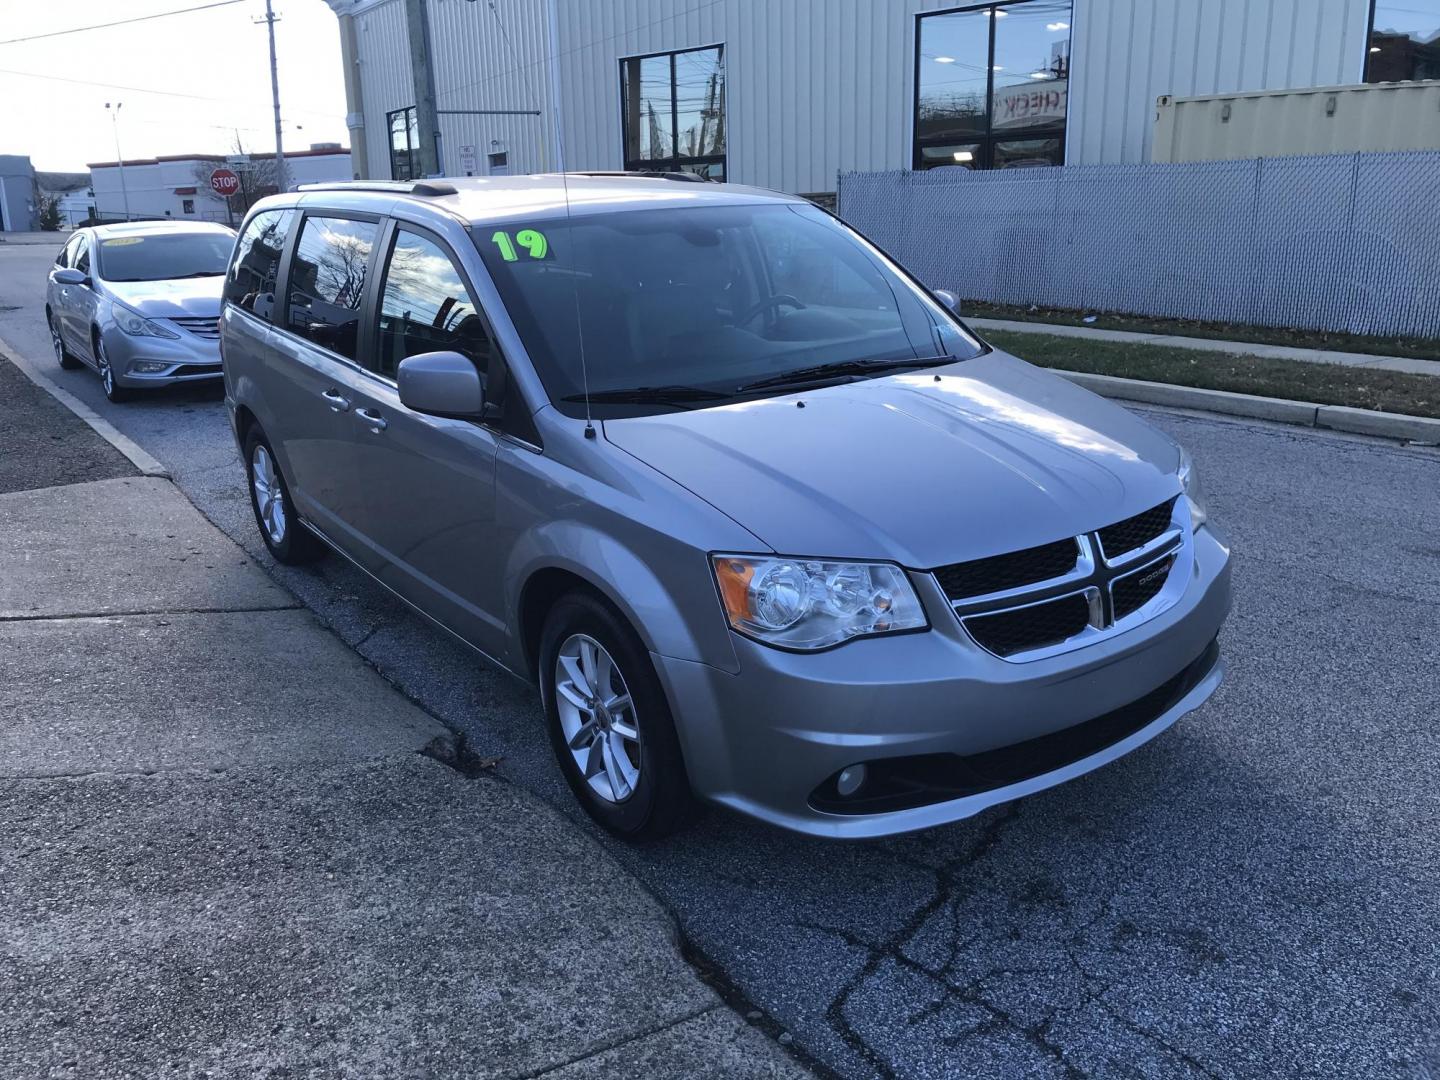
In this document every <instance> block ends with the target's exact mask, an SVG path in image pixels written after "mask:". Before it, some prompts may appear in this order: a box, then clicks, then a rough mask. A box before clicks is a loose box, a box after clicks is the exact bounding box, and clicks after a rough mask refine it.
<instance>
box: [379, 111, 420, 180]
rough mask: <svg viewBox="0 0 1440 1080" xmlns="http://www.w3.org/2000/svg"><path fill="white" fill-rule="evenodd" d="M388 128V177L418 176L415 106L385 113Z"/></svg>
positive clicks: (418, 134)
mask: <svg viewBox="0 0 1440 1080" xmlns="http://www.w3.org/2000/svg"><path fill="white" fill-rule="evenodd" d="M385 122H386V126H387V127H389V129H390V179H391V180H418V179H419V178H420V123H419V121H418V120H417V119H416V117H415V106H413V105H412V106H410V108H408V109H396V110H395V111H394V112H391V113H386V114H385Z"/></svg>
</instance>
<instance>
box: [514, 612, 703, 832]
mask: <svg viewBox="0 0 1440 1080" xmlns="http://www.w3.org/2000/svg"><path fill="white" fill-rule="evenodd" d="M540 694H541V698H542V699H543V702H544V705H545V717H546V721H547V726H548V727H549V729H550V741H551V743H552V745H553V746H554V748H555V756H556V758H557V760H558V761H559V763H560V771H561V772H563V773H564V774H565V780H566V782H567V783H568V784H569V785H570V790H571V791H573V792H574V793H575V797H576V798H577V799H578V800H579V801H580V805H581V806H583V807H584V808H585V812H586V813H588V814H589V815H590V816H591V817H592V818H594V819H595V820H596V821H597V822H599V823H600V824H601V825H603V826H604V827H605V828H606V829H609V830H610V831H611V832H613V833H616V834H617V835H619V836H622V837H624V838H625V839H627V840H655V839H659V838H660V837H662V836H666V835H668V834H670V833H672V832H675V831H676V830H677V829H679V828H681V827H683V826H684V825H685V824H686V823H687V822H688V821H689V819H690V817H691V815H692V813H693V810H694V797H693V795H691V792H690V784H689V780H688V778H687V777H686V774H685V760H684V757H683V756H682V755H681V752H680V742H679V739H678V737H677V736H676V734H675V723H674V720H673V718H672V717H671V714H670V705H669V702H667V701H666V699H665V691H664V689H663V688H662V687H661V685H660V680H659V678H657V677H656V675H655V669H654V666H653V665H652V664H651V662H650V654H649V653H648V651H647V650H646V649H645V646H644V644H643V643H642V642H641V641H640V638H639V637H638V636H637V635H636V633H635V631H634V630H633V629H631V627H630V626H629V624H628V623H626V622H625V620H624V619H623V618H621V617H620V615H619V614H618V613H617V612H616V611H615V610H614V609H613V608H611V607H610V606H609V605H608V604H606V603H605V602H604V601H602V600H601V599H600V598H599V597H597V596H595V595H593V594H591V593H588V592H580V591H577V592H572V593H569V594H567V595H566V596H564V597H562V598H561V599H560V600H559V601H557V602H556V604H555V606H554V607H553V608H551V609H550V613H549V615H548V616H547V617H546V619H545V627H544V630H543V631H542V632H541V636H540Z"/></svg>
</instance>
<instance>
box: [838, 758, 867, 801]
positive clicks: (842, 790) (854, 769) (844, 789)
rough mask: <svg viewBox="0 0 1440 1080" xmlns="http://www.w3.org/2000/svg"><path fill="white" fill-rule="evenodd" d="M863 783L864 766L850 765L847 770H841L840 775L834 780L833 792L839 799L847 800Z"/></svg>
mask: <svg viewBox="0 0 1440 1080" xmlns="http://www.w3.org/2000/svg"><path fill="white" fill-rule="evenodd" d="M864 783H865V766H864V765H851V766H850V767H849V768H848V769H841V770H840V775H839V776H837V777H836V778H835V790H836V792H838V793H839V795H840V797H841V798H845V799H848V798H849V797H850V796H851V795H854V794H855V793H856V792H857V791H859V790H860V788H861V787H862V786H863V785H864Z"/></svg>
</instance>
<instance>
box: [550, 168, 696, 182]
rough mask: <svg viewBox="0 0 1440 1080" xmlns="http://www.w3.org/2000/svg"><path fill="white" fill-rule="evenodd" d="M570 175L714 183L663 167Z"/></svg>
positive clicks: (582, 172) (592, 171) (605, 170)
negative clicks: (668, 170) (666, 169)
mask: <svg viewBox="0 0 1440 1080" xmlns="http://www.w3.org/2000/svg"><path fill="white" fill-rule="evenodd" d="M570 175H571V176H630V177H635V178H636V179H640V180H675V181H678V182H680V183H684V184H714V183H718V181H715V180H711V179H710V178H709V177H708V176H701V175H700V174H699V173H693V172H674V171H670V172H667V171H665V170H664V169H630V170H619V169H597V170H582V171H580V172H574V173H571V174H570Z"/></svg>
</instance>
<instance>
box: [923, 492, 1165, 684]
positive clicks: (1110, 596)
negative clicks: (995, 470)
mask: <svg viewBox="0 0 1440 1080" xmlns="http://www.w3.org/2000/svg"><path fill="white" fill-rule="evenodd" d="M1179 505H1180V504H1179V502H1178V498H1172V499H1169V500H1167V501H1166V502H1164V503H1161V504H1160V505H1159V506H1155V507H1152V508H1151V509H1149V510H1146V511H1144V512H1142V513H1139V514H1135V515H1134V516H1132V517H1128V518H1125V519H1124V520H1122V521H1118V522H1116V523H1115V524H1114V525H1108V526H1106V527H1104V528H1102V529H1097V530H1096V531H1094V532H1090V533H1085V534H1084V535H1082V536H1076V537H1071V538H1069V539H1066V540H1058V541H1055V542H1054V543H1051V544H1042V545H1040V546H1038V547H1033V548H1024V549H1022V550H1020V551H1014V552H1009V553H1006V554H1002V555H994V556H989V557H987V558H983V559H974V560H971V561H969V562H963V563H954V564H952V565H950V566H943V567H940V568H939V569H937V570H935V571H933V573H934V575H935V581H936V584H937V585H939V587H940V589H941V591H942V592H944V594H945V596H946V598H947V599H949V601H950V604H951V607H952V608H953V609H954V611H955V615H956V617H957V618H958V619H959V620H960V623H961V625H962V626H964V628H965V630H966V632H967V633H968V634H969V635H970V636H971V637H972V638H973V639H974V640H975V642H976V643H977V644H978V645H980V646H981V647H982V648H984V649H986V650H987V651H988V652H991V653H993V654H994V655H996V656H999V657H1001V658H1002V659H1005V660H1012V661H1015V662H1021V661H1025V660H1033V659H1039V658H1041V657H1044V656H1050V655H1053V654H1055V653H1058V652H1065V651H1068V650H1070V649H1075V648H1079V647H1080V646H1082V645H1084V644H1086V643H1088V642H1090V641H1093V640H1096V639H1098V638H1101V637H1104V636H1107V635H1109V634H1112V633H1117V632H1120V631H1122V630H1126V629H1128V628H1129V627H1131V626H1133V625H1137V624H1139V623H1141V622H1144V621H1145V620H1147V619H1149V618H1151V617H1153V616H1154V615H1157V614H1159V613H1160V612H1161V611H1163V610H1165V608H1167V607H1169V606H1170V604H1173V603H1174V602H1175V600H1177V599H1178V598H1179V595H1180V593H1182V592H1183V591H1184V587H1185V581H1186V578H1187V576H1188V575H1189V572H1190V565H1191V559H1192V557H1193V551H1192V546H1191V539H1192V538H1191V534H1190V530H1189V527H1188V526H1189V520H1188V517H1185V518H1184V519H1183V520H1182V517H1181V511H1180V510H1177V506H1179ZM1182 509H1183V508H1182ZM1177 568H1178V569H1177Z"/></svg>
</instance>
